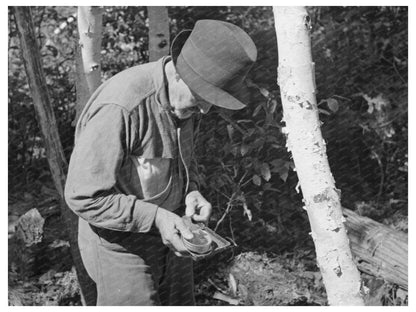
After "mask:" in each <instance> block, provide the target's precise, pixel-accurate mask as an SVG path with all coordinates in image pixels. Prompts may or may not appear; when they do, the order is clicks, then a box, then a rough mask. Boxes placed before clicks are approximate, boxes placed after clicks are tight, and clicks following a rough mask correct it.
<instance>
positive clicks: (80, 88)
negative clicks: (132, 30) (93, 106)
mask: <svg viewBox="0 0 416 312" xmlns="http://www.w3.org/2000/svg"><path fill="white" fill-rule="evenodd" d="M77 16H78V33H79V45H78V49H77V55H76V67H77V68H76V70H77V81H76V86H77V116H76V118H75V122H76V121H77V120H78V116H79V115H80V113H81V111H82V109H83V107H84V106H85V104H86V103H87V101H88V99H89V97H90V96H91V94H92V93H93V92H94V91H95V90H96V89H97V88H98V86H99V85H100V84H101V65H100V63H101V40H102V28H103V26H102V20H103V18H102V8H100V7H92V6H79V7H78V14H77Z"/></svg>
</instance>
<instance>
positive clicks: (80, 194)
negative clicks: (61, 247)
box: [65, 57, 198, 232]
mask: <svg viewBox="0 0 416 312" xmlns="http://www.w3.org/2000/svg"><path fill="white" fill-rule="evenodd" d="M169 60H170V58H169V57H165V58H162V59H160V60H159V61H156V62H151V63H147V64H144V65H139V66H135V67H132V68H129V69H127V70H124V71H122V72H121V73H119V74H117V75H115V76H114V77H112V78H110V79H109V80H107V81H106V82H105V83H103V84H102V85H101V86H100V87H99V88H98V89H97V90H96V91H95V92H94V94H93V95H92V96H91V98H90V99H89V101H88V103H87V104H86V106H85V108H84V109H83V111H82V113H81V115H80V118H79V121H78V123H77V126H76V132H75V146H74V151H73V153H72V155H71V160H70V164H69V169H68V176H67V181H66V186H65V199H66V202H67V204H68V206H69V207H70V208H71V209H72V210H73V211H74V212H75V213H76V214H77V215H78V216H80V217H81V218H82V219H84V220H86V221H87V222H88V223H90V224H92V225H94V226H96V227H100V228H106V229H111V230H117V231H130V232H148V231H149V230H150V229H151V227H152V225H153V222H154V218H155V215H156V211H157V209H158V208H159V207H162V208H165V209H168V210H170V211H174V210H176V209H177V208H178V207H179V206H180V205H181V204H183V199H184V195H185V194H186V193H187V192H190V191H193V190H196V189H198V178H197V171H196V162H195V158H194V157H193V119H192V118H190V119H187V120H184V121H181V122H180V123H178V122H177V121H175V119H174V118H173V117H172V115H171V106H170V104H169V98H168V92H167V84H166V77H165V73H164V65H165V64H166V62H168V61H169ZM146 160H149V161H153V162H152V163H153V164H162V167H165V169H163V170H165V171H166V170H168V172H162V176H163V175H165V176H166V178H165V179H162V180H161V181H160V182H159V181H158V183H154V182H155V179H153V180H152V179H151V178H152V177H151V176H150V177H149V181H153V183H152V185H149V183H147V182H146V181H148V180H147V179H145V177H143V176H140V174H139V173H140V170H139V169H140V166H141V165H144V164H146V163H147V162H146ZM166 164H167V166H166ZM166 168H167V169H166ZM156 169H160V168H156ZM163 170H162V171H163ZM156 171H157V170H155V171H154V172H155V174H156ZM159 171H160V170H159ZM148 172H152V170H150V171H148ZM159 174H160V172H159ZM156 180H157V179H156ZM160 184H162V185H160Z"/></svg>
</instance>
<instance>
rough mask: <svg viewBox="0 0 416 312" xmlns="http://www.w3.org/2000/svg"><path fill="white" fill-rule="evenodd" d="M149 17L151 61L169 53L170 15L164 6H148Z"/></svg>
mask: <svg viewBox="0 0 416 312" xmlns="http://www.w3.org/2000/svg"><path fill="white" fill-rule="evenodd" d="M147 15H148V17H149V61H150V62H152V61H156V60H158V59H160V58H161V57H163V56H165V55H168V54H169V46H170V45H169V17H168V9H167V8H166V7H164V6H157V7H155V6H149V7H147Z"/></svg>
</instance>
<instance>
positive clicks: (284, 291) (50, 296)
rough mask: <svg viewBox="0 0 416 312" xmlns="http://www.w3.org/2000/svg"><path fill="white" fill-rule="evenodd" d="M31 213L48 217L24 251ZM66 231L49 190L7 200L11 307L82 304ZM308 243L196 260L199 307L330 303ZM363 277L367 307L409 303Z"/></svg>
mask: <svg viewBox="0 0 416 312" xmlns="http://www.w3.org/2000/svg"><path fill="white" fill-rule="evenodd" d="M32 208H37V210H38V211H39V212H40V214H41V216H42V217H43V218H44V219H45V223H44V226H43V229H44V233H43V238H42V241H41V242H40V243H38V244H35V245H33V246H31V247H26V246H22V244H19V243H18V241H17V239H16V237H15V235H14V234H15V228H14V226H15V224H16V221H17V220H18V218H19V217H20V216H21V215H23V214H24V213H26V212H27V211H29V210H30V209H32ZM64 228H65V226H64V224H63V223H62V220H61V217H60V211H59V201H58V199H57V197H56V194H55V192H54V191H53V190H52V189H49V188H47V187H44V188H43V189H42V192H39V193H37V194H33V193H23V194H13V196H9V246H8V250H9V257H8V260H9V261H8V266H9V269H8V277H9V305H27V306H46V305H64V306H67V305H81V300H80V292H79V286H78V282H77V278H76V274H75V271H74V267H73V263H72V258H71V255H70V251H69V243H68V241H67V238H66V233H65V231H64ZM264 240H266V238H264ZM310 241H311V240H309V241H307V242H306V243H305V244H303V246H301V247H299V246H296V248H292V249H291V250H290V249H286V250H285V251H283V252H273V251H271V252H270V251H262V250H261V249H254V248H240V247H236V248H233V249H231V250H228V251H225V252H223V253H221V254H217V255H214V256H212V257H211V258H208V259H205V260H201V261H198V262H196V263H195V292H196V293H195V295H196V301H197V305H209V306H211V305H259V306H266V305H267V306H269V305H276V306H289V305H298V306H299V305H327V304H328V303H327V298H326V293H325V288H324V285H323V282H322V277H321V274H320V272H319V270H318V267H317V265H316V259H315V253H314V249H313V244H312V243H311V242H310ZM254 243H256V242H254ZM263 243H264V242H263ZM362 279H363V281H364V284H365V285H366V287H367V288H368V290H369V291H368V293H367V294H366V296H365V302H366V305H407V293H406V292H404V291H403V290H401V289H399V288H398V287H396V286H395V285H392V284H389V283H387V282H385V281H384V280H382V279H380V278H375V277H372V276H368V275H365V274H362Z"/></svg>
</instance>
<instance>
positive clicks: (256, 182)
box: [252, 174, 261, 186]
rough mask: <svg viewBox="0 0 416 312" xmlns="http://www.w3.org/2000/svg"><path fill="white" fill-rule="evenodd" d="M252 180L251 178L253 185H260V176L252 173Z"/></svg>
mask: <svg viewBox="0 0 416 312" xmlns="http://www.w3.org/2000/svg"><path fill="white" fill-rule="evenodd" d="M252 180H253V183H254V184H255V185H257V186H260V185H261V178H260V177H259V176H258V175H257V174H255V175H253V179H252Z"/></svg>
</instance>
